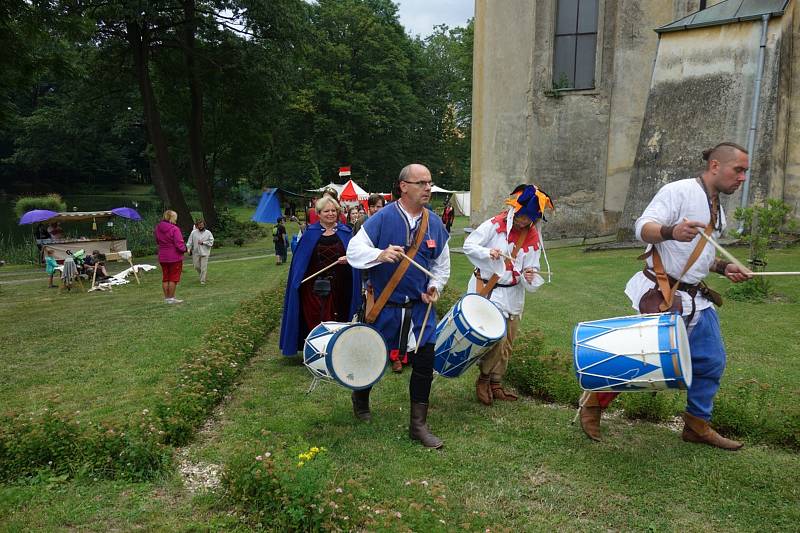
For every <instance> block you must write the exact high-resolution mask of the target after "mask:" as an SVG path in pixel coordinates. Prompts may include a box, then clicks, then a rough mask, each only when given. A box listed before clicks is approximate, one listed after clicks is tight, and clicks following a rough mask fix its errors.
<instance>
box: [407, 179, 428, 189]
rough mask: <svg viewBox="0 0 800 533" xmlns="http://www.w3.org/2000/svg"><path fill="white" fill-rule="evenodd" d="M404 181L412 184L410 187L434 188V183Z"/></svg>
mask: <svg viewBox="0 0 800 533" xmlns="http://www.w3.org/2000/svg"><path fill="white" fill-rule="evenodd" d="M403 181H404V182H405V183H408V184H410V185H421V186H422V187H433V182H432V181H405V180H403Z"/></svg>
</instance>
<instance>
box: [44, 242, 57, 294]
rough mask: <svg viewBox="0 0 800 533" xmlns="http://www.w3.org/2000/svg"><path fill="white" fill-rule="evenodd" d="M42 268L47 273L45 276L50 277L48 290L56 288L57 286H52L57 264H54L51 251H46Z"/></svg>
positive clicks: (54, 259) (54, 260)
mask: <svg viewBox="0 0 800 533" xmlns="http://www.w3.org/2000/svg"><path fill="white" fill-rule="evenodd" d="M44 266H45V269H46V271H47V275H48V276H50V285H48V287H49V288H50V289H54V288H56V287H57V285H54V284H53V274H55V272H56V266H58V263H56V258H55V257H53V250H49V249H48V250H47V256H46V257H45V258H44Z"/></svg>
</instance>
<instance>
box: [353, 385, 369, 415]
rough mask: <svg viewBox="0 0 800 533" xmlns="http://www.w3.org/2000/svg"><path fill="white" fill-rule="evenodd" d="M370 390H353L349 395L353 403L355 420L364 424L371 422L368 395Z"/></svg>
mask: <svg viewBox="0 0 800 533" xmlns="http://www.w3.org/2000/svg"><path fill="white" fill-rule="evenodd" d="M370 390H371V389H364V390H354V391H353V393H352V394H351V395H350V399H351V400H352V401H353V414H355V415H356V418H358V419H359V420H362V421H364V422H369V421H371V420H372V413H370V411H369V393H370Z"/></svg>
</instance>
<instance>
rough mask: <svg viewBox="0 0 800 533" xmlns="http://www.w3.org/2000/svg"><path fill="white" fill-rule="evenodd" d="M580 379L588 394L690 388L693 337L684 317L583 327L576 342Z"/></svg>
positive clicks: (670, 315)
mask: <svg viewBox="0 0 800 533" xmlns="http://www.w3.org/2000/svg"><path fill="white" fill-rule="evenodd" d="M573 349H574V355H575V357H574V364H575V375H576V376H577V378H578V383H579V384H580V386H581V388H583V389H584V390H588V391H653V390H662V389H688V388H689V387H690V386H691V385H692V357H691V351H690V350H689V338H688V335H687V334H686V327H685V326H684V324H683V319H682V318H681V316H680V315H678V314H674V313H661V314H650V315H636V316H625V317H619V318H608V319H605V320H595V321H592V322H581V323H580V324H578V325H577V326H576V327H575V332H574V337H573Z"/></svg>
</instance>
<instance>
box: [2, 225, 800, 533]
mask: <svg viewBox="0 0 800 533" xmlns="http://www.w3.org/2000/svg"><path fill="white" fill-rule="evenodd" d="M462 235H463V234H461V232H460V228H459V230H458V231H457V232H454V239H453V242H452V244H451V245H452V246H453V247H456V246H459V245H460V241H461V240H462V239H463V237H462ZM247 246H248V245H246V247H245V250H241V251H240V250H238V249H237V250H235V253H236V255H241V254H245V253H256V251H255V250H256V249H257V247H256V245H252V247H251V248H249V249H248V248H247ZM263 247H264V248H266V250H269V248H270V246H269V243H267V244H265V245H263ZM224 250H225V252H230V253H234V250H233V249H231V248H225V249H224ZM549 255H550V260H551V265H552V269H553V271H554V272H555V275H554V278H553V280H554V282H553V284H552V285H547V286H545V287H543V288H542V289H541V290H540V291H539V292H537V293H535V294H532V295H529V297H528V302H527V307H526V314H525V316H524V322H523V324H522V331H523V334H524V332H525V331H531V330H533V329H539V330H541V331H543V332H544V334H545V341H546V344H547V346H548V348H550V349H556V350H562V351H566V352H569V351H570V350H571V346H570V343H571V331H572V327H573V326H574V324H575V323H576V322H578V321H582V320H592V319H596V318H606V317H610V316H616V315H624V314H629V313H630V312H631V309H630V308H629V303H628V301H627V298H626V297H625V296H624V294H623V293H622V289H623V287H624V284H625V281H626V280H627V278H628V277H629V276H630V275H631V274H632V273H633V272H634V271H635V270H636V269H637V268H638V267H639V263H638V262H637V261H635V259H634V258H635V256H636V255H637V251H634V250H630V251H615V252H600V253H592V254H584V253H583V252H582V251H581V250H580V249H578V248H565V249H559V250H555V249H553V250H551V251H550V253H549ZM737 255H738V253H737ZM798 257H800V251H799V250H797V249H793V250H782V251H774V252H771V254H770V268H771V269H773V268H774V269H775V270H796V269H795V268H793V266H792V265H793V264H797V260H798ZM20 272H21V271H20V270H19V269H16V268H15V269H13V270H12V271H9V276H12V277H13V278H14V279H16V278H17V277H18V276H19V275H21V274H19V273H20ZM278 272H283V271H278V270H277V267H275V266H272V260H271V259H261V260H249V261H235V262H229V263H220V264H218V265H216V266H215V265H214V264H213V262H212V263H211V267H210V275H212V276H213V278H211V279H212V282H211V283H210V284H209V285H208V286H206V287H202V288H201V287H200V286H199V285H197V281H196V277H195V275H194V273H193V272H187V273H186V274H185V280H186V282H185V283H182V284H181V286H179V289H178V290H179V297H185V298H186V299H187V303H186V304H184V305H183V306H182V307H180V308H174V309H173V308H168V309H165V308H166V306H164V305H163V304H161V302H160V287H159V284H158V283H157V274H154V273H151V274H149V276H148V281H147V282H146V284H145V286H143V287H141V288H139V287H136V286H135V285H134V286H130V285H129V286H126V287H122V288H120V289H116V290H115V292H114V293H113V294H112V295H108V294H91V295H85V294H79V295H75V294H69V295H62V296H61V297H57V296H56V295H50V294H48V293H47V292H46V289H44V288H43V287H44V284H45V280H44V279H43V280H42V283H41V284H35V285H33V284H29V285H24V286H23V285H5V286H3V287H2V289H1V290H2V294H3V296H4V298H3V300H2V302H0V320H3V321H4V323H5V324H13V327H12V328H7V329H4V330H3V332H2V333H0V343H1V344H2V346H3V348H4V349H3V351H2V352H3V353H2V354H0V358H2V359H0V363H1V364H2V365H3V368H4V369H9V365H10V364H16V365H18V366H17V367H15V369H14V370H13V373H12V371H10V370H5V371H4V372H3V374H2V376H3V378H2V379H3V381H2V382H1V383H0V384H2V385H3V387H2V389H3V390H0V403H2V404H3V405H6V403H7V402H18V405H19V404H22V405H24V406H26V408H27V406H28V405H30V402H34V403H35V404H36V405H43V404H44V403H45V402H46V399H47V397H48V393H47V392H46V391H44V390H39V384H40V383H45V384H47V387H49V388H50V389H51V391H56V392H59V391H60V394H61V400H60V401H61V402H62V404H66V405H71V406H73V407H75V408H76V409H77V408H82V409H85V410H86V412H87V413H89V415H87V416H120V415H121V414H124V413H129V412H134V411H135V410H136V409H139V408H141V407H142V406H143V405H147V402H148V398H149V396H148V395H149V394H150V393H151V391H155V390H158V387H159V384H161V383H163V380H162V378H163V377H164V375H165V373H168V372H170V371H174V369H175V366H176V365H177V364H178V362H179V361H180V350H181V349H182V348H184V347H191V346H192V342H193V339H196V338H197V336H196V335H194V333H197V332H201V331H202V330H203V329H204V327H205V326H206V325H208V324H209V323H211V322H212V321H213V320H214V319H215V317H219V316H223V315H224V314H226V313H229V312H230V311H232V309H233V308H234V307H235V305H236V303H237V302H238V301H239V300H241V299H242V298H243V297H245V296H246V295H249V294H251V293H252V292H253V291H255V290H256V288H261V287H262V286H263V285H264V284H268V283H271V282H273V281H272V280H274V279H275V276H276V275H277V273H278ZM469 272H470V267H469V264H468V262H467V261H466V258H464V257H463V256H462V255H459V254H454V255H453V275H452V277H451V281H450V283H451V284H452V285H453V286H454V287H457V288H459V289H462V288H463V287H465V286H466V281H467V279H468V275H469ZM725 283H726V282H725V281H724V280H716V279H712V284H713V285H714V286H715V287H716V288H724V287H725ZM775 289H776V291H777V292H778V293H779V294H780V296H781V299H780V300H778V301H776V302H775V303H770V304H747V303H741V302H731V301H727V302H726V303H725V305H724V306H723V307H722V309H721V310H720V315H721V320H722V327H723V334H724V336H725V339H726V345H727V348H728V353H729V365H728V370H727V371H726V375H725V378H724V380H723V384H722V387H723V389H725V388H726V387H732V386H734V384H736V383H738V382H740V381H742V380H749V379H757V380H759V381H763V382H764V383H769V384H770V385H771V386H774V387H782V388H783V390H785V391H787V394H786V395H785V396H782V397H781V398H780V401H781V402H795V401H796V400H797V391H798V387H797V386H796V380H797V377H798V376H800V362H798V360H797V358H796V357H794V352H793V350H794V347H795V346H797V344H798V341H800V338H799V337H798V336H799V335H800V333H798V331H797V330H798V327H797V326H798V322H797V317H798V316H800V313H799V311H800V309H798V307H799V306H800V303H799V302H800V285H798V283H797V281H796V280H794V279H793V278H783V279H780V280H775ZM97 298H101V299H102V302H98V301H97ZM90 302H91V303H92V304H95V303H96V304H99V305H96V306H95V307H97V309H96V311H98V312H97V313H88V314H87V313H85V312H84V311H82V312H81V314H80V319H81V322H82V323H81V324H79V325H74V326H73V325H69V326H59V327H54V326H53V320H54V318H53V317H59V316H63V315H64V314H65V313H66V312H67V311H71V310H72V309H73V308H74V307H77V306H78V305H83V306H84V307H87V305H86V304H87V303H90ZM44 306H50V308H51V309H50V310H48V312H46V313H42V312H41V308H42V307H44ZM54 307H57V309H52V308H54ZM17 316H19V317H20V318H19V319H17V318H16V317H17ZM95 317H96V318H95ZM107 317H111V320H109V319H108V318H107ZM143 317H144V318H143ZM12 319H13V320H12ZM10 320H12V321H11V322H9V321H10ZM114 320H116V321H117V322H118V323H121V326H120V325H118V326H117V327H118V328H120V329H115V330H113V333H107V334H106V335H102V334H101V333H98V331H97V330H98V329H99V328H101V326H103V325H104V324H106V323H113V321H114ZM87 326H88V327H87ZM84 328H86V329H84ZM23 331H24V332H25V335H23ZM121 332H123V333H125V337H126V338H125V339H121V338H120V337H122V336H123V335H122V334H121ZM88 333H91V336H89V335H88ZM64 337H67V338H66V339H65V338H64ZM68 341H71V342H83V343H85V342H87V341H89V342H94V343H99V346H101V347H102V349H97V350H95V349H93V348H91V345H89V346H90V349H89V350H88V354H87V353H83V351H71V350H70V351H67V350H57V349H55V348H57V347H58V346H63V345H69V344H65V343H66V342H68ZM26 344H29V345H30V346H26ZM10 346H14V350H17V353H16V354H11V355H6V354H7V353H8V352H10V351H12V350H9V349H8V347H10ZM20 350H24V351H23V352H22V353H21V354H20ZM84 350H85V349H84ZM115 351H119V352H122V353H124V354H126V355H128V357H123V356H122V355H117V356H114V355H113V353H114V352H115ZM173 352H174V353H173ZM59 354H60V355H61V357H59ZM130 354H135V355H133V356H131V355H130ZM29 360H30V361H29ZM80 360H83V361H80ZM76 361H80V362H76ZM43 366H45V367H47V368H49V370H44V369H43V368H41V367H43ZM93 372H94V373H95V374H97V373H98V372H99V373H100V375H94V374H93ZM474 372H475V369H472V370H471V371H470V373H469V374H468V375H467V376H464V377H461V378H460V379H454V380H452V379H445V378H437V380H436V381H435V382H434V388H433V395H432V400H431V401H432V408H431V414H430V423H431V425H432V427H433V429H434V431H435V432H436V433H437V434H438V435H439V436H440V437H442V438H443V439H444V440H445V442H446V447H445V448H444V450H442V451H440V452H434V451H430V450H425V449H422V448H421V447H420V446H418V445H414V444H412V443H411V442H410V441H409V440H408V437H407V424H408V406H407V403H408V392H407V387H408V376H409V373H408V372H405V373H404V374H402V375H400V376H397V375H392V374H390V375H387V376H385V377H384V379H383V380H382V381H381V382H380V383H379V385H378V386H377V387H376V390H375V393H374V395H373V411H374V422H373V423H372V424H368V425H365V424H359V423H357V421H356V420H355V419H354V418H353V416H352V413H351V409H350V401H349V394H348V393H347V391H346V390H345V389H343V388H340V387H337V386H334V385H321V386H320V387H318V388H317V390H315V391H314V392H313V393H311V394H308V395H307V394H306V390H307V388H308V385H309V382H310V374H309V373H308V371H307V370H306V369H305V368H304V367H303V366H302V365H301V364H299V363H298V362H297V361H296V360H293V359H286V358H283V357H282V356H280V355H279V351H278V348H277V338H276V337H274V336H273V338H272V339H271V341H270V342H269V343H268V344H267V345H266V346H265V347H264V348H263V349H262V350H261V352H260V354H259V356H257V357H256V358H255V359H254V360H253V361H252V363H251V364H250V366H249V367H248V368H247V369H246V370H245V371H244V373H243V375H242V378H241V383H240V385H239V387H238V388H237V389H236V390H235V391H234V393H233V394H232V395H231V398H230V399H229V400H228V401H227V402H226V403H225V404H223V406H222V407H221V408H220V409H219V410H218V411H217V415H216V417H215V419H214V420H213V422H212V423H211V424H210V425H209V426H208V427H207V428H206V430H205V431H204V432H202V433H201V435H200V436H199V438H198V439H196V440H195V442H194V443H193V444H192V445H190V446H189V447H188V448H187V449H185V450H183V451H181V452H180V454H179V455H180V457H181V458H185V459H186V460H188V461H189V462H191V463H193V464H216V465H225V464H227V463H228V462H230V461H231V459H232V458H234V457H235V456H237V455H238V454H241V453H249V452H250V451H251V450H253V449H257V450H264V451H266V450H270V451H272V452H274V453H275V454H276V456H280V457H281V458H283V459H285V460H287V461H288V460H292V459H293V457H294V456H290V453H291V452H292V450H295V449H296V448H297V447H298V446H301V445H307V444H311V445H320V446H325V447H326V448H327V449H328V452H327V453H328V459H329V461H330V463H331V465H332V467H331V478H332V479H333V480H334V481H335V482H336V483H338V484H341V486H343V487H345V490H346V491H348V492H352V493H354V495H355V497H356V499H357V501H358V503H359V504H361V505H363V506H364V507H363V508H362V510H361V511H359V512H358V514H357V515H354V516H353V517H352V518H353V520H354V521H355V523H358V524H360V525H361V527H363V528H364V529H367V530H415V531H455V530H459V529H464V530H468V531H479V530H480V531H483V530H485V529H486V528H487V527H489V528H491V529H492V531H499V530H507V531H518V530H520V531H550V530H553V529H558V530H577V529H580V530H588V529H615V530H691V531H712V530H738V531H757V530H758V531H762V530H765V529H766V530H792V529H795V528H796V524H797V523H798V520H800V488H798V486H797V482H796V481H797V472H798V471H800V457H798V455H797V454H796V453H794V452H792V451H789V450H785V449H781V448H775V447H768V446H763V445H757V444H753V442H748V445H747V447H746V448H745V449H744V450H742V451H741V452H737V453H725V452H721V451H718V450H714V449H710V448H707V447H701V446H696V445H689V444H685V443H682V442H681V441H680V438H679V435H678V434H677V433H676V432H675V430H674V429H673V428H671V427H668V426H666V425H654V424H649V423H643V422H631V421H628V420H626V419H624V418H622V417H618V416H616V417H612V418H611V419H610V420H608V421H607V422H606V423H605V428H606V438H605V441H604V442H603V443H599V444H598V443H592V442H590V441H589V440H588V439H586V438H585V437H584V436H583V435H582V433H581V432H580V430H579V429H577V428H576V427H575V426H572V425H570V420H571V418H572V416H573V414H574V411H573V410H572V409H569V408H565V407H560V406H554V405H547V404H543V403H540V402H537V401H532V400H530V399H524V400H523V401H520V402H517V403H516V404H505V405H497V406H495V407H493V408H491V409H487V408H483V407H482V406H480V405H479V404H477V402H475V401H474V398H473V396H474V391H473V381H474ZM30 373H34V374H35V378H34V377H30V378H28V377H26V376H25V374H30ZM8 389H11V390H8ZM31 389H32V390H33V393H31V392H28V391H29V390H31ZM20 395H23V396H24V397H26V398H27V399H25V400H22V401H20V400H18V399H17V397H18V396H20ZM78 406H80V407H78ZM765 415H766V416H769V413H768V412H767V413H765ZM349 480H353V484H348V483H347V482H348V481H349ZM423 481H424V482H425V483H423ZM367 507H369V508H368V509H367ZM376 509H377V510H381V511H383V512H382V513H380V514H375V510H376ZM394 513H400V514H401V516H402V518H395V515H394ZM264 525H265V526H267V527H268V524H264ZM64 528H69V529H81V530H99V531H106V530H109V529H120V530H130V529H135V528H143V529H147V530H169V531H196V530H223V529H224V530H237V529H239V530H246V529H248V524H247V523H246V522H244V521H243V520H242V519H241V516H240V515H238V514H237V513H236V512H234V511H233V510H232V509H230V508H228V507H226V506H225V505H224V504H223V503H222V500H220V498H219V495H218V494H214V493H200V494H199V495H193V494H191V493H190V492H189V491H188V490H187V489H186V488H185V487H184V486H183V484H182V482H181V479H180V476H179V475H178V474H177V473H176V474H174V475H167V476H166V477H164V478H162V479H159V480H156V481H153V482H149V483H125V482H119V481H117V482H111V481H97V482H95V481H93V480H91V479H85V478H78V479H76V480H63V479H53V478H52V477H48V475H47V473H46V472H43V473H42V475H41V476H37V477H36V478H34V479H29V480H26V481H23V482H20V483H18V484H14V485H6V486H0V530H8V531H22V530H42V531H51V530H54V529H64Z"/></svg>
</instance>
